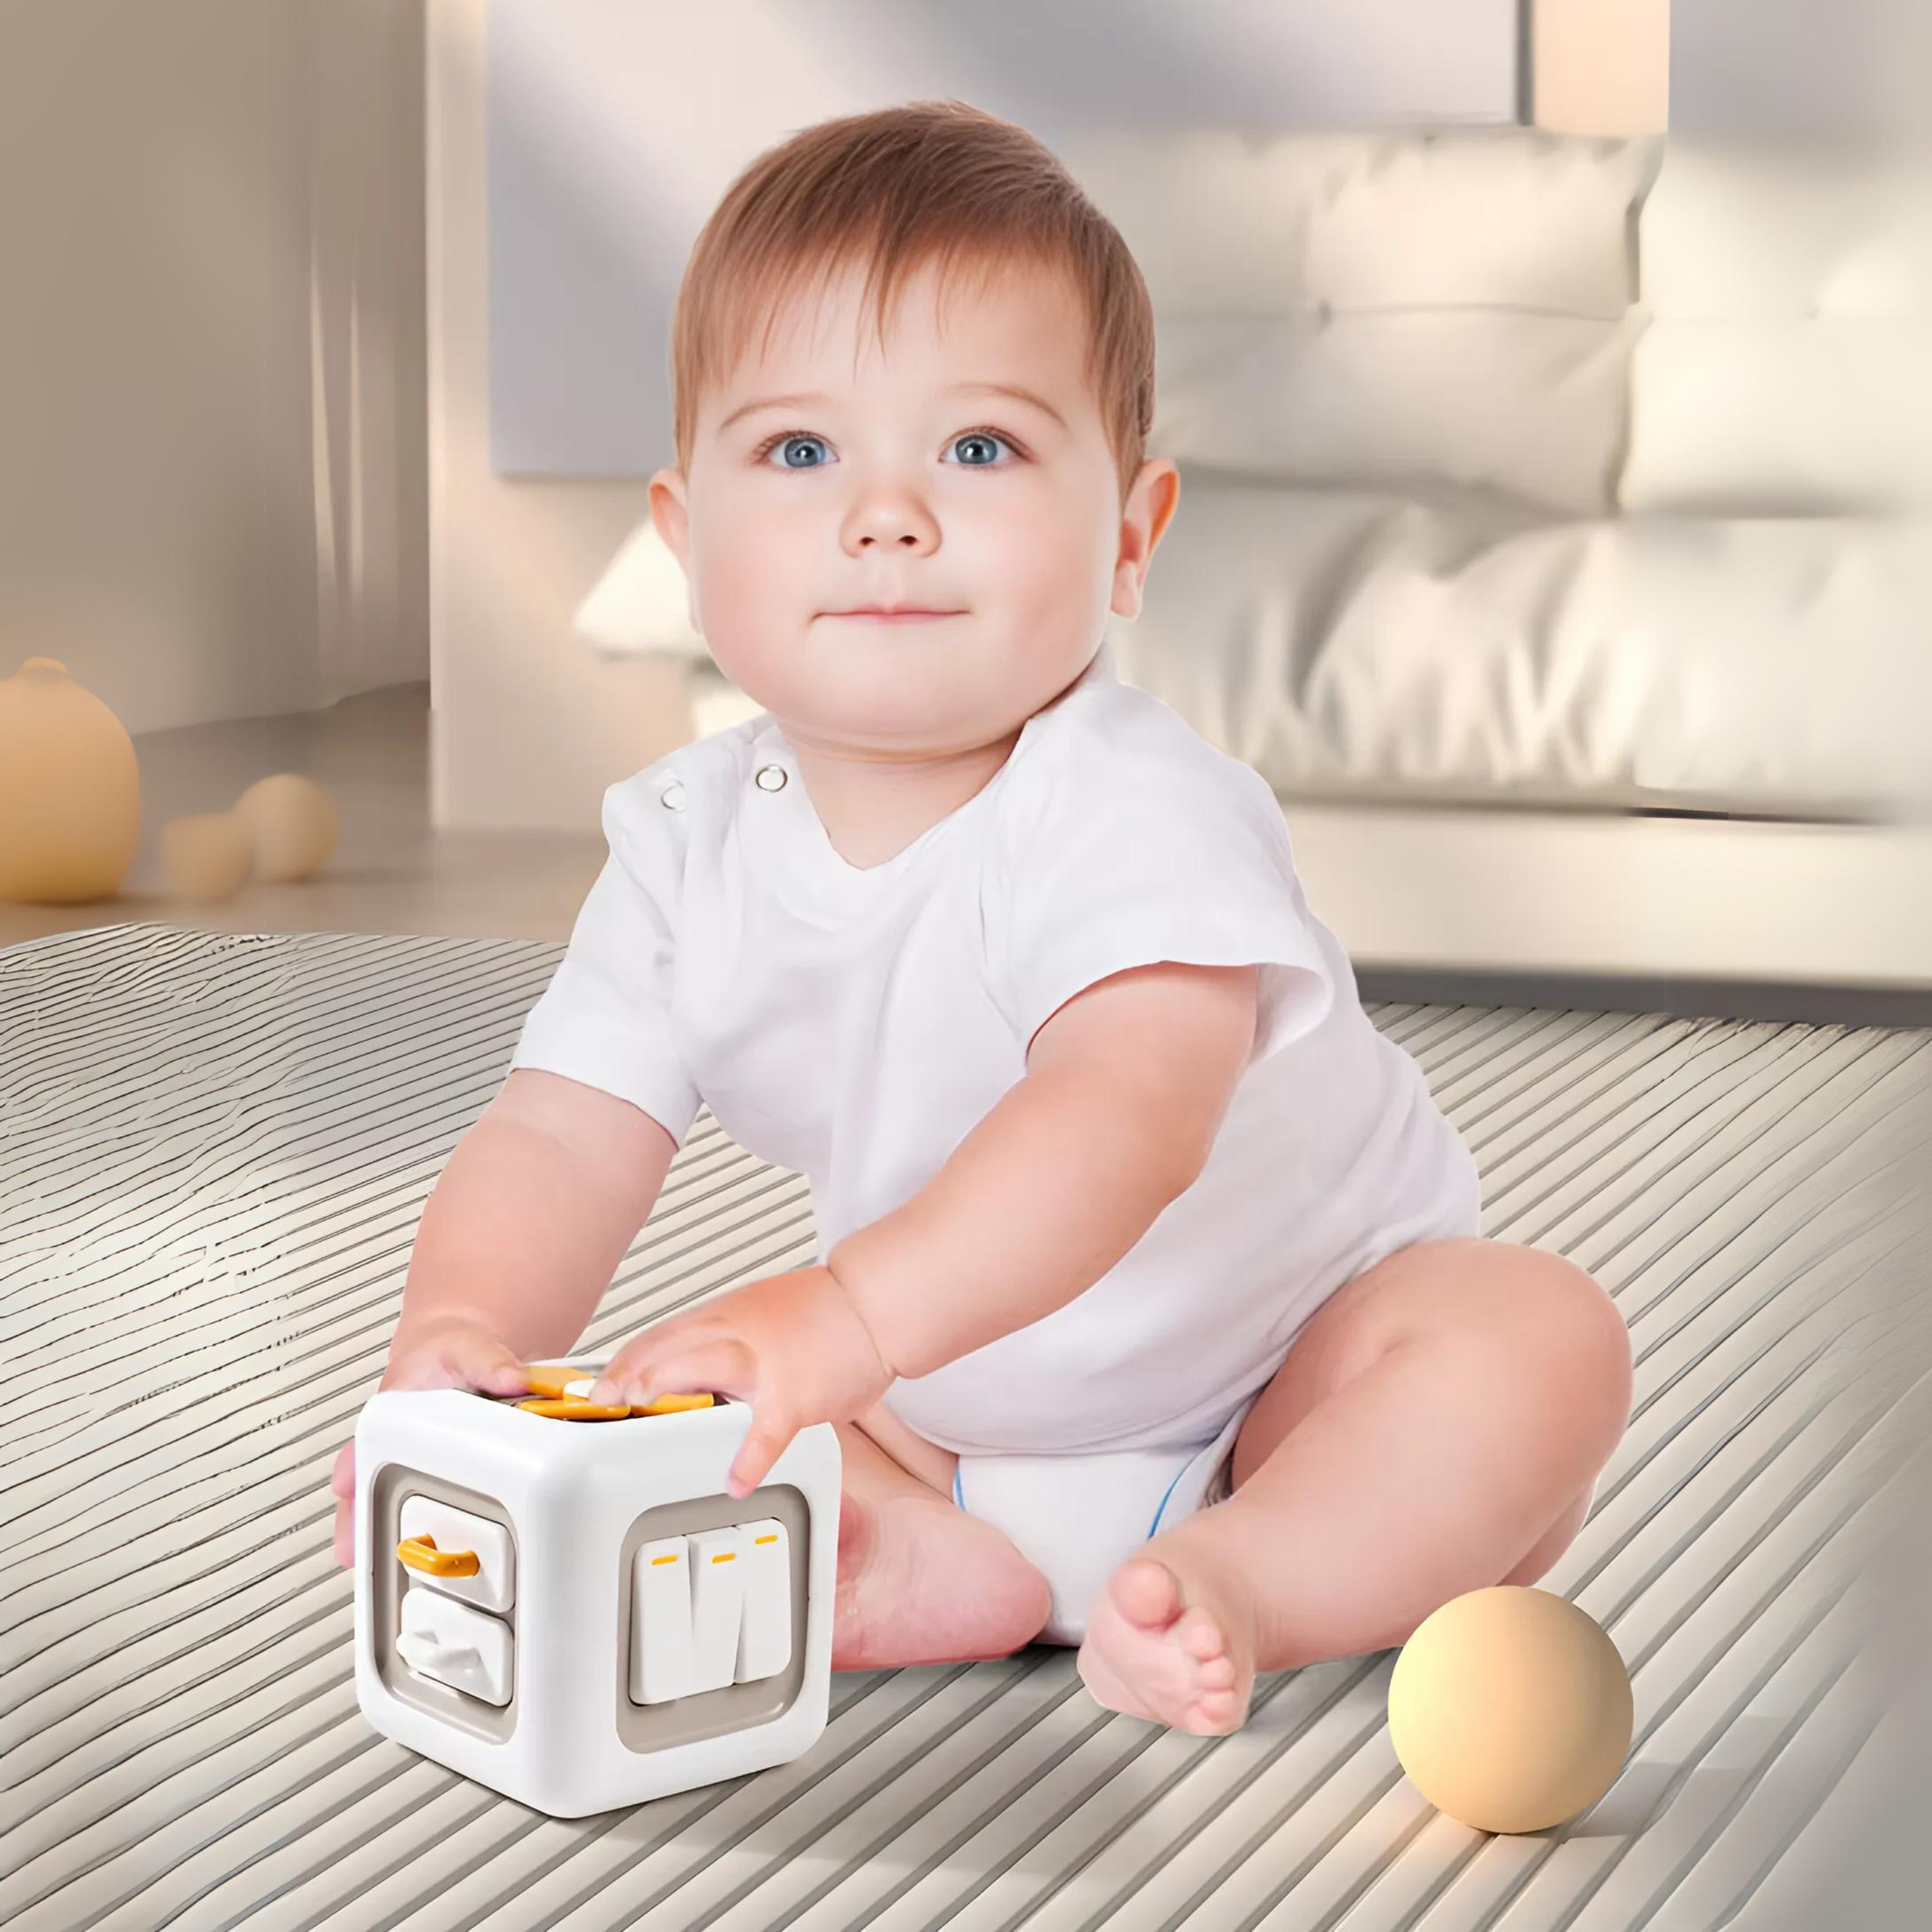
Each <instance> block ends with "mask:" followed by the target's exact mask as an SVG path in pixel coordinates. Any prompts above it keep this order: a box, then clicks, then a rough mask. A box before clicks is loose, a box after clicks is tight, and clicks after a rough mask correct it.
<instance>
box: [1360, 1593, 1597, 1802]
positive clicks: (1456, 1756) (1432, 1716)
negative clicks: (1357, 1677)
mask: <svg viewBox="0 0 1932 1932" xmlns="http://www.w3.org/2000/svg"><path fill="white" fill-rule="evenodd" d="M1388 1712H1389V1715H1388V1722H1389V1736H1390V1739H1391V1741H1392V1742H1394V1745H1395V1754H1396V1756H1397V1757H1398V1758H1400V1760H1402V1768H1403V1770H1404V1771H1406V1772H1408V1774H1409V1780H1410V1781H1411V1782H1412V1784H1414V1785H1415V1787H1416V1789H1417V1790H1418V1791H1420V1792H1421V1793H1422V1795H1423V1796H1424V1797H1425V1798H1427V1799H1428V1800H1429V1802H1430V1803H1431V1804H1432V1805H1434V1806H1435V1807H1436V1809H1437V1810H1438V1811H1445V1812H1447V1813H1448V1815H1449V1816H1450V1817H1452V1818H1455V1819H1458V1820H1460V1821H1461V1822H1462V1823H1463V1824H1465V1825H1469V1826H1474V1827H1475V1829H1476V1830H1478V1831H1479V1832H1540V1831H1542V1830H1543V1829H1544V1828H1545V1827H1546V1826H1551V1825H1560V1824H1562V1823H1563V1822H1564V1821H1565V1820H1566V1819H1569V1818H1574V1817H1576V1816H1577V1813H1579V1812H1580V1811H1584V1810H1586V1808H1588V1807H1589V1806H1590V1805H1594V1804H1595V1802H1597V1800H1598V1799H1599V1798H1601V1796H1603V1795H1604V1793H1605V1792H1606V1791H1607V1790H1609V1789H1610V1787H1611V1785H1612V1784H1613V1783H1615V1782H1616V1776H1617V1774H1618V1772H1619V1771H1620V1770H1622V1768H1623V1763H1624V1760H1625V1758H1626V1757H1628V1755H1629V1754H1630V1745H1631V1723H1632V1708H1631V1685H1630V1677H1629V1675H1628V1673H1627V1672H1626V1671H1625V1669H1624V1661H1623V1659H1622V1657H1621V1656H1619V1655H1618V1652H1617V1647H1616V1645H1615V1644H1613V1643H1612V1642H1611V1641H1610V1637H1609V1636H1608V1634H1607V1633H1606V1632H1605V1631H1604V1628H1603V1627H1602V1626H1601V1625H1600V1624H1598V1622H1595V1619H1592V1618H1591V1617H1589V1616H1587V1615H1586V1614H1585V1613H1584V1612H1583V1611H1582V1610H1578V1609H1577V1607H1576V1605H1575V1604H1572V1603H1570V1602H1568V1601H1567V1600H1565V1598H1562V1597H1559V1596H1555V1595H1552V1594H1551V1593H1550V1592H1549V1591H1547V1590H1535V1589H1524V1588H1522V1587H1520V1586H1517V1585H1514V1584H1508V1583H1505V1584H1499V1585H1498V1586H1496V1588H1495V1589H1490V1590H1472V1591H1470V1592H1469V1594H1468V1595H1466V1596H1461V1597H1457V1598H1454V1599H1453V1600H1452V1601H1450V1602H1448V1603H1446V1604H1444V1605H1443V1606H1442V1608H1441V1609H1440V1610H1438V1611H1436V1613H1435V1614H1434V1615H1433V1616H1431V1617H1429V1618H1427V1619H1425V1621H1424V1622H1423V1623H1422V1624H1421V1625H1420V1626H1419V1627H1418V1629H1417V1630H1416V1631H1415V1634H1414V1635H1413V1636H1412V1637H1410V1638H1409V1641H1408V1643H1406V1644H1404V1645H1403V1648H1402V1655H1400V1657H1398V1658H1397V1659H1396V1665H1395V1672H1394V1676H1392V1677H1391V1679H1390V1680H1389V1705H1388Z"/></svg>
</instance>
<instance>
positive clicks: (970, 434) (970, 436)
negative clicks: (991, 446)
mask: <svg viewBox="0 0 1932 1932" xmlns="http://www.w3.org/2000/svg"><path fill="white" fill-rule="evenodd" d="M962 443H1004V444H1005V445H1006V447H1007V449H1012V447H1013V445H1012V444H1011V443H1007V440H1006V438H1005V437H1003V436H995V434H993V432H992V431H991V430H989V429H969V430H968V431H967V432H966V434H965V435H964V436H956V437H954V438H953V443H952V447H953V449H958V448H959V446H960V445H961V444H962ZM962 467H964V468H965V469H992V467H994V465H993V464H992V463H991V462H990V461H988V462H985V463H980V462H973V463H965V464H964V465H962Z"/></svg>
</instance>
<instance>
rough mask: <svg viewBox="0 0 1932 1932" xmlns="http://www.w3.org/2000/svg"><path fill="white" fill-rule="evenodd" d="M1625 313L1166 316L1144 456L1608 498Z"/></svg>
mask: <svg viewBox="0 0 1932 1932" xmlns="http://www.w3.org/2000/svg"><path fill="white" fill-rule="evenodd" d="M1635 334H1636V327H1635V323H1634V320H1633V318H1631V317H1628V316H1625V317H1619V318H1618V319H1617V320H1615V321H1610V322H1604V321H1600V320H1597V319H1595V317H1580V316H1562V315H1532V314H1526V313H1521V312H1519V311H1514V310H1509V309H1498V308H1463V309H1450V308H1418V309H1413V310H1398V309H1357V310H1347V311H1344V310H1333V311H1328V310H1313V311H1304V312H1302V313H1301V314H1298V315H1295V316H1291V317H1265V318H1243V319H1235V320H1223V319H1220V318H1196V317H1176V316H1169V317H1166V318H1164V319H1163V321H1162V323H1161V324H1160V342H1159V345H1158V347H1157V352H1156V374H1157V382H1156V403H1155V410H1154V426H1153V428H1152V430H1151V432H1150V434H1149V435H1148V455H1150V456H1165V457H1169V458H1172V459H1173V460H1175V461H1177V462H1185V463H1201V464H1204V465H1207V466H1211V467H1212V468H1214V469H1221V470H1226V471H1232V472H1240V473H1242V474H1245V475H1253V476H1256V477H1259V478H1272V479H1274V480H1277V481H1286V482H1296V483H1305V484H1330V485H1337V486H1340V487H1349V486H1352V485H1364V484H1366V485H1368V486H1370V487H1377V486H1380V487H1387V488H1390V489H1397V490H1400V489H1403V488H1405V487H1412V486H1414V487H1424V488H1427V487H1431V486H1436V487H1443V486H1447V487H1455V488H1463V489H1470V490H1481V491H1484V492H1486V493H1494V494H1496V495H1498V496H1505V497H1509V498H1512V499H1516V500H1517V501H1518V502H1523V503H1526V504H1529V505H1535V506H1536V507H1538V508H1541V509H1544V510H1553V511H1563V512H1565V513H1568V514H1574V515H1589V514H1592V512H1594V511H1601V510H1607V509H1608V508H1610V506H1611V505H1612V503H1613V499H1614V496H1615V492H1616V483H1617V476H1618V472H1619V466H1620V465H1621V463H1622V458H1623V452H1624V443H1625V433H1626V431H1625V425H1626V421H1627V416H1628V395H1629V388H1630V353H1631V343H1632V341H1633V340H1634V336H1635Z"/></svg>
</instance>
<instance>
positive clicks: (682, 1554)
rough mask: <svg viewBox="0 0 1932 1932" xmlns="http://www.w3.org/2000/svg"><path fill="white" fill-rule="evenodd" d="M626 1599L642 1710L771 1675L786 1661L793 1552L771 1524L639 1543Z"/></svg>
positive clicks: (761, 1521)
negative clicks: (630, 1604) (628, 1601)
mask: <svg viewBox="0 0 1932 1932" xmlns="http://www.w3.org/2000/svg"><path fill="white" fill-rule="evenodd" d="M631 1591H632V1599H631V1602H632V1609H633V1611H634V1615H633V1616H632V1619H631V1697H633V1698H634V1700H636V1701H637V1703H640V1704H658V1703H664V1702H666V1701H667V1700H670V1699H671V1698H674V1697H696V1696H699V1695H701V1694H703V1692H705V1691H718V1690H722V1689H723V1688H724V1687H725V1686H726V1685H730V1684H748V1683H750V1682H752V1680H753V1679H757V1678H761V1677H775V1676H777V1675H778V1673H779V1672H781V1670H784V1669H785V1668H786V1667H787V1665H788V1664H790V1661H791V1627H792V1607H791V1562H790V1549H789V1547H788V1541H787V1536H786V1534H785V1527H784V1524H783V1523H781V1522H780V1521H778V1519H777V1518H776V1517H760V1518H758V1519H757V1520H755V1521H753V1522H751V1523H733V1524H731V1525H729V1526H726V1527H724V1528H722V1529H706V1530H697V1531H694V1532H691V1534H690V1535H686V1536H666V1537H659V1538H656V1539H655V1540H654V1541H649V1542H646V1543H645V1544H642V1545H640V1547H639V1548H638V1550H637V1556H636V1559H635V1560H634V1565H633V1568H632V1575H631Z"/></svg>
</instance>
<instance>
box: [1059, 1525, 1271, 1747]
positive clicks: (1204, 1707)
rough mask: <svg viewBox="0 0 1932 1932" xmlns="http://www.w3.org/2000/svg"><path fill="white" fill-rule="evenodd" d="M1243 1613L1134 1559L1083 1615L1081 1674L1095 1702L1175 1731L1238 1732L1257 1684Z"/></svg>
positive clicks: (1150, 1561) (1156, 1562) (1158, 1565)
mask: <svg viewBox="0 0 1932 1932" xmlns="http://www.w3.org/2000/svg"><path fill="white" fill-rule="evenodd" d="M1254 1654H1255V1653H1254V1640H1253V1637H1251V1636H1250V1635H1249V1634H1248V1633H1247V1629H1246V1628H1245V1624H1244V1619H1242V1617H1241V1615H1240V1614H1239V1606H1238V1604H1234V1603H1232V1602H1228V1603H1219V1602H1217V1601H1215V1599H1214V1596H1213V1595H1212V1594H1211V1591H1210V1589H1208V1586H1207V1585H1206V1584H1205V1581H1204V1582H1203V1583H1196V1584H1190V1585H1189V1586H1187V1587H1186V1592H1185V1598H1184V1586H1183V1585H1182V1583H1181V1578H1180V1577H1178V1576H1177V1575H1176V1574H1175V1572H1174V1571H1173V1570H1172V1569H1171V1568H1169V1566H1168V1565H1166V1563H1163V1562H1161V1561H1160V1559H1158V1558H1157V1557H1152V1556H1133V1557H1130V1558H1129V1559H1127V1562H1124V1563H1123V1564H1122V1565H1121V1567H1120V1568H1119V1569H1118V1570H1116V1571H1115V1572H1114V1574H1113V1575H1112V1577H1110V1578H1109V1580H1108V1583H1107V1587H1106V1589H1104V1590H1103V1591H1102V1592H1100V1595H1099V1597H1098V1598H1096V1599H1095V1601H1094V1607H1093V1608H1092V1609H1091V1610H1090V1611H1089V1612H1088V1616H1087V1637H1086V1641H1085V1643H1082V1646H1080V1655H1079V1658H1078V1660H1077V1667H1078V1669H1079V1673H1080V1676H1081V1679H1082V1682H1084V1683H1085V1685H1086V1686H1087V1688H1088V1690H1089V1691H1091V1692H1092V1694H1093V1695H1094V1700H1095V1701H1096V1702H1097V1703H1100V1704H1103V1705H1105V1706H1106V1707H1107V1709H1109V1710H1110V1711H1121V1712H1125V1713H1126V1715H1128V1716H1129V1717H1133V1718H1151V1719H1152V1720H1153V1721H1154V1722H1155V1723H1157V1724H1171V1725H1172V1726H1173V1727H1175V1729H1176V1730H1183V1731H1193V1732H1198V1733H1203V1734H1205V1735H1211V1736H1213V1735H1223V1734H1225V1733H1228V1732H1230V1731H1235V1730H1239V1729H1240V1728H1241V1725H1242V1724H1243V1723H1244V1721H1246V1719H1247V1715H1248V1700H1249V1699H1250V1697H1251V1696H1252V1695H1253V1691H1254V1683H1255V1670H1254Z"/></svg>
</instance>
